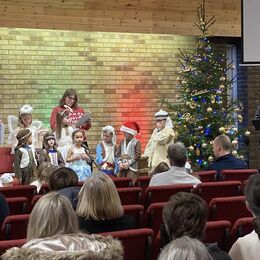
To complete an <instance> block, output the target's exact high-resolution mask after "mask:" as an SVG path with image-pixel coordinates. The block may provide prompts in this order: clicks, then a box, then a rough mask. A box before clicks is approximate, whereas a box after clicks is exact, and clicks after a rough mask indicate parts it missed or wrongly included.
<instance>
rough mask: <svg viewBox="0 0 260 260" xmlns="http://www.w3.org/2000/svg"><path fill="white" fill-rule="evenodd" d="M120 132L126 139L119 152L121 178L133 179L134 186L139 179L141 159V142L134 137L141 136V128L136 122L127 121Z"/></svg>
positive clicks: (120, 145)
mask: <svg viewBox="0 0 260 260" xmlns="http://www.w3.org/2000/svg"><path fill="white" fill-rule="evenodd" d="M120 131H122V132H123V134H124V139H123V140H122V141H121V142H120V144H119V146H118V150H117V156H118V164H119V170H120V172H119V176H120V177H129V178H131V179H132V181H133V184H134V183H135V181H136V179H137V178H138V161H139V160H140V158H141V142H140V141H139V140H138V139H136V138H134V137H135V136H136V135H137V134H139V132H140V127H139V125H138V124H137V123H136V122H134V121H126V122H124V123H123V125H122V126H121V128H120Z"/></svg>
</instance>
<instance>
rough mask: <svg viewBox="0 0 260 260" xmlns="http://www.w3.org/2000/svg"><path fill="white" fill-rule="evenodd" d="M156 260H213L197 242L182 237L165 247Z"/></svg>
mask: <svg viewBox="0 0 260 260" xmlns="http://www.w3.org/2000/svg"><path fill="white" fill-rule="evenodd" d="M158 260H213V258H212V256H211V255H210V254H209V252H208V251H207V249H206V247H205V246H204V245H203V244H202V243H201V242H200V241H199V240H197V239H194V238H190V237H187V236H183V237H180V238H177V239H175V240H173V241H172V242H171V243H169V244H168V245H167V246H165V247H164V249H163V250H162V252H161V254H160V256H159V258H158Z"/></svg>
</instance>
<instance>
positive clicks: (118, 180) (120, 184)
mask: <svg viewBox="0 0 260 260" xmlns="http://www.w3.org/2000/svg"><path fill="white" fill-rule="evenodd" d="M111 179H112V180H113V182H114V183H115V185H116V187H117V188H127V187H131V186H132V179H131V178H125V177H111Z"/></svg>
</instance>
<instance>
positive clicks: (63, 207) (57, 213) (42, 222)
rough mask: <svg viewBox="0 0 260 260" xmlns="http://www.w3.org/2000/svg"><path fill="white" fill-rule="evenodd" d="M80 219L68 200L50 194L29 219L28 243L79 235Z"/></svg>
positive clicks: (41, 199) (36, 207)
mask: <svg viewBox="0 0 260 260" xmlns="http://www.w3.org/2000/svg"><path fill="white" fill-rule="evenodd" d="M78 231H79V228H78V219H77V216H76V214H75V212H74V210H73V208H72V206H71V203H70V202H69V200H68V199H67V198H65V197H64V196H62V195H60V194H59V193H56V192H49V193H47V194H46V195H44V196H43V197H42V198H40V199H39V201H38V202H37V203H36V204H35V206H34V208H33V210H32V212H31V215H30V219H29V224H28V229H27V241H30V240H32V239H37V238H44V237H50V236H54V235H62V234H71V233H77V232H78Z"/></svg>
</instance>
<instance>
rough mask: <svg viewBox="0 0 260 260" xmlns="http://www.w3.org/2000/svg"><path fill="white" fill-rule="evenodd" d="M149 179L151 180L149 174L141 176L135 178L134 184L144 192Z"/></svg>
mask: <svg viewBox="0 0 260 260" xmlns="http://www.w3.org/2000/svg"><path fill="white" fill-rule="evenodd" d="M150 180H151V177H150V176H141V177H138V178H137V180H136V182H135V185H136V186H137V187H140V188H142V190H143V192H144V191H145V190H146V188H147V187H148V186H149V183H150Z"/></svg>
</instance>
